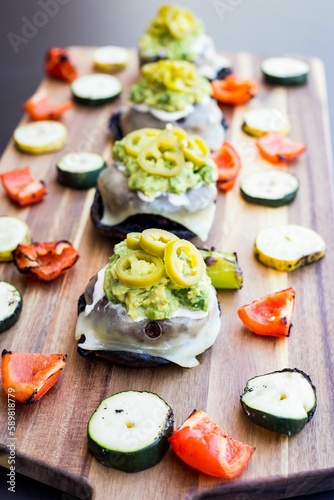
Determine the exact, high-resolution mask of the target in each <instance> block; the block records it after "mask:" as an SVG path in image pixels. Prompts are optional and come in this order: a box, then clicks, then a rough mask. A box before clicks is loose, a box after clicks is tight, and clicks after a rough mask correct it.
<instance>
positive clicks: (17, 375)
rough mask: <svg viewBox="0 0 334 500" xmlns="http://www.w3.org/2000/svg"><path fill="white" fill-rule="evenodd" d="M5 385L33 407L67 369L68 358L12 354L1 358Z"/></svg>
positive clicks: (63, 356)
mask: <svg viewBox="0 0 334 500" xmlns="http://www.w3.org/2000/svg"><path fill="white" fill-rule="evenodd" d="M1 358H2V365H1V375H2V385H3V388H4V389H5V391H6V393H7V394H8V395H11V397H12V398H13V399H15V401H19V402H20V403H25V404H29V403H34V402H35V401H38V400H39V399H41V397H42V396H44V394H45V393H46V392H47V391H48V390H49V389H51V387H52V386H53V385H54V384H55V383H56V382H57V380H58V378H59V377H60V374H61V372H62V370H63V368H64V367H65V363H66V359H67V355H66V354H39V353H27V352H11V351H6V349H4V350H3V351H2V354H1Z"/></svg>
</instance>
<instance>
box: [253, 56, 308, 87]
mask: <svg viewBox="0 0 334 500" xmlns="http://www.w3.org/2000/svg"><path fill="white" fill-rule="evenodd" d="M261 71H262V74H263V77H264V80H265V81H266V82H267V83H271V84H274V85H285V86H289V85H302V84H304V83H306V82H307V77H308V74H309V71H310V67H309V65H308V64H307V63H306V62H304V61H300V60H299V59H295V58H293V57H270V58H269V59H265V60H264V61H263V62H262V64H261Z"/></svg>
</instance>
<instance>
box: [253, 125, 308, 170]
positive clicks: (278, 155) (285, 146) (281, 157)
mask: <svg viewBox="0 0 334 500" xmlns="http://www.w3.org/2000/svg"><path fill="white" fill-rule="evenodd" d="M255 144H256V147H257V148H258V150H259V151H260V154H261V156H263V158H265V159H266V160H268V161H270V162H271V163H275V164H277V163H285V162H288V161H293V160H295V159H296V158H297V157H298V156H300V155H301V154H302V153H304V151H305V150H306V148H305V146H304V144H301V143H299V142H294V141H292V140H291V139H289V138H288V137H283V136H282V135H281V134H279V133H277V132H269V133H268V134H265V135H263V136H262V137H260V139H258V140H257V141H256V143H255Z"/></svg>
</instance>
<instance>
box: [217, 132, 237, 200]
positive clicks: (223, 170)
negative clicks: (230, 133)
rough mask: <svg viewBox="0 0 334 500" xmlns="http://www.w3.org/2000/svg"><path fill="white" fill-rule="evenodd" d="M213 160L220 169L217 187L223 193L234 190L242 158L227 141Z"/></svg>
mask: <svg viewBox="0 0 334 500" xmlns="http://www.w3.org/2000/svg"><path fill="white" fill-rule="evenodd" d="M211 158H212V159H213V161H214V162H215V163H216V165H217V168H218V181H217V187H218V189H220V190H221V191H229V190H230V189H232V188H233V186H234V184H235V181H236V179H237V176H238V173H239V171H240V169H241V158H240V156H239V153H238V152H237V151H236V149H235V148H234V146H232V144H230V143H229V142H227V141H225V142H224V143H223V145H222V147H221V148H220V149H219V151H217V153H214V154H213V155H212V156H211Z"/></svg>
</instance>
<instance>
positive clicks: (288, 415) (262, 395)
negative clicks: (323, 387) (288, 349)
mask: <svg viewBox="0 0 334 500" xmlns="http://www.w3.org/2000/svg"><path fill="white" fill-rule="evenodd" d="M240 401H241V405H242V408H243V410H244V412H245V413H246V415H247V417H248V418H249V419H250V420H251V421H252V422H253V423H254V424H256V425H259V426H260V427H264V428H265V429H268V430H269V431H273V432H278V433H280V434H287V435H289V436H290V435H292V434H296V433H297V432H300V431H301V430H302V429H303V428H304V427H305V425H306V424H307V423H308V422H309V421H310V420H311V418H312V417H313V415H314V412H315V410H316V407H317V396H316V388H315V387H314V385H313V384H312V381H311V379H310V377H309V376H308V375H306V373H304V372H303V371H301V370H298V369H297V368H294V369H291V368H285V369H284V370H281V371H276V372H272V373H267V374H265V375H259V376H257V377H254V378H251V379H250V380H248V381H247V384H246V387H245V389H244V393H243V394H242V395H241V396H240Z"/></svg>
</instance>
